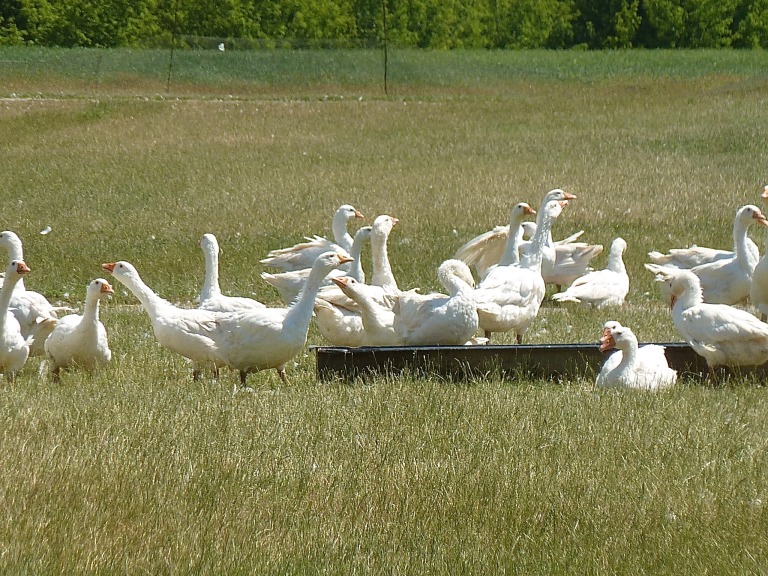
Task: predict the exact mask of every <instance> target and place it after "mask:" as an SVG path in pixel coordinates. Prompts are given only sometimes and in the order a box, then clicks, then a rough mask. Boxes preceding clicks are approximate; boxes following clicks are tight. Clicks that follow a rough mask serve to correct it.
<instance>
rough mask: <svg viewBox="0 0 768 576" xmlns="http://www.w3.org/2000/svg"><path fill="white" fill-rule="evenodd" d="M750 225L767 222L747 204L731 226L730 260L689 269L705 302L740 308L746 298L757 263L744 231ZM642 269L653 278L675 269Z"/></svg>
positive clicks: (648, 266) (653, 265)
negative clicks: (697, 279) (652, 274)
mask: <svg viewBox="0 0 768 576" xmlns="http://www.w3.org/2000/svg"><path fill="white" fill-rule="evenodd" d="M752 224H759V225H761V226H768V221H766V218H765V216H764V215H763V213H762V212H761V211H760V208H758V207H757V206H754V205H752V204H747V205H746V206H742V207H741V208H739V209H738V210H737V211H736V218H735V221H734V226H733V242H734V255H733V257H732V258H722V259H720V260H716V261H714V262H710V263H708V264H701V265H699V266H694V267H693V268H691V269H690V270H691V272H693V273H694V274H696V276H698V277H699V280H700V281H701V287H702V290H703V292H704V302H707V303H710V304H740V303H742V302H745V301H746V300H747V298H749V291H750V287H751V285H752V273H753V272H754V270H755V266H756V265H757V262H758V261H757V260H756V259H755V258H754V255H753V254H752V253H751V249H750V248H749V245H748V242H747V240H748V237H747V230H748V229H749V227H750V226H751V225H752ZM645 267H646V268H647V269H648V270H650V271H651V272H653V273H654V274H658V273H660V272H665V271H668V270H674V268H671V267H667V266H660V265H657V264H646V265H645Z"/></svg>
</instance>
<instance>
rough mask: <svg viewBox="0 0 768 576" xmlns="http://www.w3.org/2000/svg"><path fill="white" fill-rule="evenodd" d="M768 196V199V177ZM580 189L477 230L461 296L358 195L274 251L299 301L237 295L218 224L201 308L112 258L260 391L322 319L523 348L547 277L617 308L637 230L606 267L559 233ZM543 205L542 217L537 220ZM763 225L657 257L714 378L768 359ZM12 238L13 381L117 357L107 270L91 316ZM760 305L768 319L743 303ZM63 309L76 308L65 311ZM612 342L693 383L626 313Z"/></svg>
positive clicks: (175, 329)
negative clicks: (62, 301) (410, 269)
mask: <svg viewBox="0 0 768 576" xmlns="http://www.w3.org/2000/svg"><path fill="white" fill-rule="evenodd" d="M762 198H763V201H764V202H765V203H767V204H768V187H766V188H765V190H764V191H763V195H762ZM575 200H576V196H575V195H573V194H570V193H568V192H565V191H564V190H562V189H559V188H558V189H554V190H551V191H549V192H548V193H547V194H546V195H545V196H544V198H543V199H542V201H541V202H540V203H539V205H538V209H537V210H534V209H533V208H532V207H531V206H530V205H529V204H528V203H525V202H519V203H517V204H515V205H514V206H513V207H512V209H511V211H510V217H509V223H508V224H507V225H506V226H497V227H495V228H493V229H492V230H490V231H489V232H486V233H484V234H481V235H479V236H477V237H476V238H473V239H472V240H470V241H469V242H467V243H465V244H464V245H463V246H461V247H460V248H459V249H458V250H457V252H456V253H455V254H454V256H453V257H451V258H448V259H446V260H445V261H444V262H442V263H441V264H440V266H439V267H438V268H437V271H436V273H437V278H438V280H439V281H440V283H441V284H442V286H443V287H444V289H445V293H430V294H422V293H420V292H419V290H418V289H407V290H404V289H401V288H400V287H399V285H398V282H397V280H396V278H395V276H394V273H393V270H392V266H391V264H390V260H389V254H388V248H387V247H388V241H389V237H390V235H391V234H392V232H393V230H395V227H396V226H397V224H398V222H399V221H398V219H397V218H395V217H393V216H391V215H389V214H382V215H379V216H377V217H376V218H375V219H374V220H373V222H372V223H371V224H370V225H364V226H361V227H360V228H359V229H358V230H357V231H356V232H355V234H354V235H353V234H351V233H350V232H349V230H348V225H349V223H350V222H352V221H354V220H361V219H363V218H364V217H363V214H362V213H361V212H360V211H359V210H357V209H356V208H355V207H353V206H351V205H349V204H345V205H343V206H341V207H339V209H338V210H337V211H336V212H335V214H334V216H333V220H332V226H331V229H332V232H333V240H328V239H326V238H324V237H322V236H317V235H315V236H309V237H306V238H305V241H304V242H302V243H299V244H296V245H295V246H291V247H288V248H282V249H278V250H272V251H271V252H269V254H268V255H267V256H266V257H265V258H264V259H263V260H261V263H262V264H263V265H265V266H267V267H269V268H272V269H274V270H275V271H274V272H264V273H262V275H261V278H262V279H263V280H264V281H265V282H266V283H268V284H269V285H271V286H273V287H274V288H275V289H276V291H277V292H278V294H279V296H280V298H281V299H282V300H283V302H284V304H285V305H284V306H281V307H269V306H266V305H265V304H263V303H262V302H259V301H257V300H254V299H252V298H245V297H241V296H228V295H225V294H223V293H222V291H221V288H220V285H219V261H218V259H219V255H220V248H219V244H218V241H217V239H216V237H215V236H214V235H213V234H204V235H203V236H202V237H201V239H200V241H199V246H200V248H201V250H202V252H203V255H204V263H205V274H204V280H203V283H202V288H201V291H200V304H199V306H198V307H197V308H185V307H179V306H176V305H173V304H171V303H170V302H169V301H167V300H165V299H163V298H162V297H160V296H159V295H158V294H157V293H156V292H155V291H153V290H152V289H151V288H150V287H149V286H148V285H147V284H146V283H145V282H144V281H143V280H142V278H141V276H140V275H139V272H138V270H137V269H136V267H135V266H134V265H133V264H131V263H130V262H126V261H117V262H107V263H104V264H102V269H103V270H104V271H106V272H108V273H109V274H111V276H112V277H113V278H114V279H115V280H116V281H117V282H119V283H121V284H122V285H123V286H125V287H126V288H127V289H128V291H130V292H131V294H133V296H135V297H136V299H137V300H138V301H139V302H140V303H141V305H142V307H143V309H144V311H145V312H146V313H147V315H148V316H149V319H150V322H151V326H152V331H153V333H154V337H155V339H156V340H157V342H158V343H159V344H160V345H161V346H163V347H165V348H166V349H168V350H170V351H173V352H175V353H176V354H179V355H181V356H182V357H184V358H186V359H187V360H188V361H189V362H190V363H191V366H192V376H193V378H194V379H198V378H199V377H200V376H201V374H202V373H203V371H206V370H207V371H210V372H211V374H212V375H213V377H218V375H219V371H220V369H221V368H229V369H231V370H235V371H237V372H238V374H239V384H240V386H241V387H243V388H247V376H248V374H250V373H254V372H259V371H262V370H268V369H274V370H276V371H277V373H278V375H279V377H280V378H281V379H282V381H283V382H285V383H287V382H288V377H287V374H286V367H287V366H288V364H289V363H290V362H291V361H292V359H293V358H294V357H295V356H296V355H298V354H299V353H300V352H301V351H302V350H304V348H305V346H306V342H307V334H308V331H309V327H310V324H311V322H312V321H313V320H314V322H315V324H316V326H317V329H318V331H319V333H320V334H321V336H322V337H323V338H324V339H325V340H327V341H328V342H329V343H331V344H332V345H335V346H344V347H358V346H418V345H476V344H484V343H487V342H490V341H492V339H493V334H494V333H497V334H498V333H503V332H507V333H510V334H512V335H514V338H515V340H516V342H517V343H518V344H520V343H522V342H523V341H524V339H525V335H526V332H527V330H528V329H529V328H530V326H531V324H532V323H533V322H534V320H535V319H536V318H537V316H538V314H539V310H540V308H541V305H542V302H543V301H544V298H545V296H546V286H547V285H554V286H555V287H556V292H555V293H554V294H553V295H552V300H553V301H554V302H556V303H559V304H562V305H564V306H567V305H570V304H569V303H573V304H578V305H581V306H585V307H589V308H591V309H595V310H601V311H602V310H605V309H611V308H613V309H615V308H617V307H620V306H622V305H623V304H624V301H625V298H626V296H627V294H628V292H629V276H628V274H627V270H626V267H625V265H624V261H623V255H624V252H625V250H626V249H627V243H626V241H625V240H624V239H623V238H620V237H617V238H615V239H613V241H612V243H611V246H610V250H609V254H608V263H607V266H606V268H605V269H602V270H594V269H592V267H591V266H590V261H591V260H592V259H593V258H595V257H596V256H597V255H599V254H601V253H602V251H603V246H602V245H599V244H594V245H593V244H587V243H585V242H581V241H579V238H580V237H581V235H582V234H583V231H579V232H577V233H575V234H572V235H571V236H569V237H567V238H566V239H564V240H560V241H554V240H553V236H552V228H553V224H554V223H555V221H556V220H557V219H558V218H559V217H560V216H561V214H562V213H563V212H564V211H565V210H566V209H567V206H568V205H569V203H570V202H573V201H575ZM531 216H535V217H536V221H535V224H534V223H533V222H530V221H526V218H528V217H531ZM752 226H767V227H768V220H767V219H766V216H765V215H764V214H763V213H762V211H761V210H760V208H758V207H757V206H755V205H751V204H750V205H745V206H741V207H739V208H738V210H737V211H736V215H735V218H734V223H733V247H732V250H721V249H715V248H704V247H698V246H691V247H689V248H675V249H671V250H669V251H668V253H666V254H662V253H661V252H658V251H652V252H649V253H648V258H649V260H650V262H648V263H647V264H646V265H645V266H646V268H647V269H648V270H649V271H650V272H651V273H653V274H654V276H655V279H656V280H657V282H658V284H659V287H660V293H661V294H662V296H663V298H665V299H666V302H667V304H668V305H669V307H670V310H671V320H672V323H673V324H674V327H675V329H676V330H677V331H678V333H679V334H680V336H681V337H682V338H683V339H684V340H685V341H686V342H688V343H689V344H690V345H691V346H692V348H693V349H694V350H695V351H696V352H697V353H698V354H700V355H701V356H703V357H704V358H705V359H706V361H707V364H708V366H709V368H710V374H711V375H712V376H713V377H714V374H715V370H716V369H717V368H719V367H722V366H755V365H761V364H764V363H766V362H768V324H766V322H765V319H766V317H768V257H767V256H763V258H762V259H761V258H760V254H759V250H758V248H757V246H756V245H755V244H754V242H753V241H752V240H751V239H750V238H749V236H748V231H749V229H750V228H751V227H752ZM526 238H528V239H526ZM368 244H370V254H371V269H370V270H369V274H367V275H366V273H365V270H364V266H363V263H362V260H363V259H362V258H361V255H362V253H363V248H364V246H366V245H368ZM0 248H5V249H6V251H7V253H8V262H9V263H8V266H7V268H6V270H5V274H4V277H3V278H2V285H1V286H0V371H2V373H3V374H5V376H6V379H7V380H8V381H13V379H14V378H15V376H16V374H17V373H18V372H19V371H20V370H21V369H22V368H23V367H24V365H25V363H26V362H27V359H28V358H29V357H30V356H34V355H44V356H45V358H46V359H47V362H48V365H49V366H50V373H51V376H52V378H53V379H54V380H59V379H60V378H61V372H62V370H67V369H73V368H77V369H82V370H89V371H90V370H96V369H98V368H99V367H103V366H105V365H107V364H108V363H109V361H110V359H111V356H112V354H111V351H110V349H109V344H108V339H107V330H106V328H105V327H104V325H103V324H102V323H101V321H100V320H99V305H100V302H101V301H102V300H103V299H105V298H107V297H109V296H110V295H111V294H112V293H113V288H112V285H111V284H110V283H109V282H108V281H107V280H105V279H103V278H97V279H94V280H93V281H91V282H90V283H89V284H88V286H87V287H86V299H85V305H84V310H83V313H82V314H75V313H73V312H74V310H71V309H68V308H63V307H55V306H53V305H51V304H50V303H49V302H48V300H47V299H45V297H43V296H42V295H41V294H38V293H36V292H32V291H28V290H27V289H26V287H25V285H24V276H25V275H27V274H28V273H29V272H30V269H29V267H28V266H27V264H26V263H25V261H24V255H23V249H22V243H21V240H20V238H19V237H18V235H16V234H15V233H14V232H11V231H5V232H2V233H0ZM766 253H768V244H767V245H766ZM473 269H474V275H473ZM747 302H751V304H752V305H753V306H754V307H755V308H756V309H757V312H758V314H759V315H760V316H761V317H760V318H758V317H757V316H756V315H754V314H752V313H751V312H749V311H747V310H746V309H744V308H739V307H738V306H742V305H744V304H745V303H747ZM62 312H71V313H69V314H66V315H64V316H62V317H60V316H59V315H60V314H61V313H62ZM599 346H600V349H601V350H604V351H608V350H613V351H614V352H613V354H611V355H610V356H609V357H608V358H607V359H606V361H605V363H604V365H603V367H602V369H601V371H600V373H599V374H598V376H597V380H596V384H597V385H598V386H604V387H625V388H639V389H646V390H655V389H662V388H667V387H669V386H672V385H673V384H674V383H675V382H676V380H677V374H676V373H675V371H674V370H672V369H671V368H670V367H669V365H668V364H667V361H666V357H665V354H664V349H663V347H661V346H658V345H645V346H639V345H638V339H637V337H636V336H635V334H634V333H633V332H632V330H631V329H630V328H629V327H626V326H622V325H621V324H619V323H618V322H616V321H615V320H609V321H607V322H605V324H604V326H603V329H602V332H601V334H600V339H599Z"/></svg>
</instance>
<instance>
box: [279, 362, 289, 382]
mask: <svg viewBox="0 0 768 576" xmlns="http://www.w3.org/2000/svg"><path fill="white" fill-rule="evenodd" d="M277 373H278V374H279V375H280V380H282V381H283V384H285V385H286V386H288V385H289V382H288V376H287V375H286V373H285V367H280V368H278V369H277Z"/></svg>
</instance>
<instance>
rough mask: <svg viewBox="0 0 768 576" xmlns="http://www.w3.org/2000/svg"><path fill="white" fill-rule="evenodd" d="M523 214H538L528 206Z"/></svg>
mask: <svg viewBox="0 0 768 576" xmlns="http://www.w3.org/2000/svg"><path fill="white" fill-rule="evenodd" d="M523 214H528V215H531V214H536V210H534V209H533V208H531V207H530V206H528V207H527V208H523Z"/></svg>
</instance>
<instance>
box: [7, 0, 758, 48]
mask: <svg viewBox="0 0 768 576" xmlns="http://www.w3.org/2000/svg"><path fill="white" fill-rule="evenodd" d="M172 38H177V39H178V41H179V43H180V44H181V45H188V46H191V47H207V48H210V47H215V46H216V45H217V44H218V43H219V42H220V41H222V40H226V41H227V42H228V43H229V45H230V46H233V47H240V46H243V47H253V46H265V47H271V46H288V47H297V48H307V47H310V48H311V47H328V46H333V47H356V46H366V47H371V46H378V45H382V44H383V43H384V42H387V43H391V44H393V45H397V46H401V47H411V48H432V49H454V48H574V47H576V48H590V49H605V48H631V47H644V48H721V47H728V46H733V47H740V48H755V47H768V0H469V1H465V0H405V1H399V0H330V1H329V0H220V1H217V2H209V1H206V0H67V1H66V2H65V1H62V0H6V1H5V2H3V3H2V4H0V45H2V44H24V43H29V44H38V45H43V46H65V47H74V46H81V47H89V46H104V47H119V46H136V47H157V46H167V45H169V43H170V42H171V39H172Z"/></svg>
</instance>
